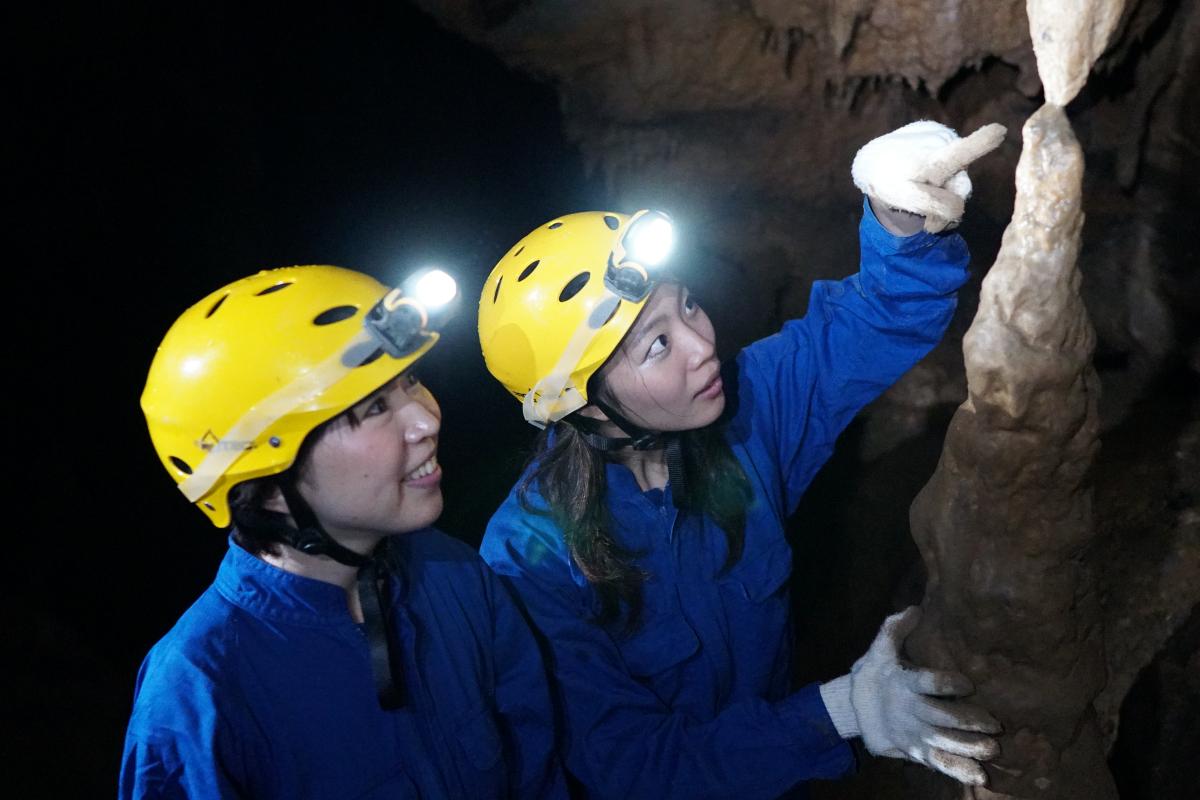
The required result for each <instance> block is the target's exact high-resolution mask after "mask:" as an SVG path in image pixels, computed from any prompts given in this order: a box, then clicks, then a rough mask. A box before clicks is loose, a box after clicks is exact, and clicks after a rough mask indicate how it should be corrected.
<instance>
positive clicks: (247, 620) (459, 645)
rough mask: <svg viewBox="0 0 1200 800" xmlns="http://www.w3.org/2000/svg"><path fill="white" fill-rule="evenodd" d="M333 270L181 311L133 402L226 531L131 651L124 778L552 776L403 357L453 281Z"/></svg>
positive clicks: (247, 287)
mask: <svg viewBox="0 0 1200 800" xmlns="http://www.w3.org/2000/svg"><path fill="white" fill-rule="evenodd" d="M443 278H444V279H442V280H441V281H440V291H439V292H438V297H437V298H433V297H431V296H426V297H425V298H424V299H421V298H420V297H412V298H410V297H407V296H405V295H404V294H403V293H402V292H400V291H399V290H391V291H389V290H388V289H387V287H385V286H383V285H382V284H380V283H379V282H377V281H375V280H374V279H373V278H369V277H367V276H366V275H362V274H359V273H356V272H351V271H349V270H344V269H339V268H336V267H317V266H310V267H290V268H287V269H279V270H272V271H267V272H260V273H258V274H257V275H253V276H250V277H248V278H244V279H242V280H240V281H236V282H235V283H232V284H230V285H228V286H226V287H224V288H222V289H219V290H218V291H216V292H214V293H213V294H211V295H209V296H208V297H206V298H204V299H203V300H201V301H200V302H199V303H197V304H196V305H194V306H192V307H191V308H190V309H188V310H187V311H185V312H184V313H183V315H181V316H180V317H179V319H178V320H177V321H176V322H175V324H174V325H173V326H172V327H171V330H170V331H168V333H167V335H166V337H165V338H164V339H163V342H162V345H161V346H160V347H159V349H158V352H157V354H156V356H155V359H154V362H153V364H152V365H151V368H150V374H149V376H148V378H147V381H146V389H145V392H144V394H143V396H142V408H143V410H144V411H145V414H146V421H147V424H148V426H149V428H150V434H151V438H152V439H153V441H154V446H155V449H156V450H157V451H158V454H159V457H160V459H161V461H162V464H163V466H164V467H165V468H166V469H167V471H168V472H169V473H170V474H171V476H172V477H173V478H174V479H175V481H176V482H177V483H178V484H179V488H180V490H181V491H182V493H183V494H184V495H185V497H187V498H188V499H189V500H190V501H191V502H192V503H194V504H195V505H196V506H197V507H198V508H199V509H200V510H201V511H202V512H204V514H206V515H207V516H208V517H209V519H210V520H212V522H213V523H214V524H216V525H217V526H218V527H224V526H226V525H228V524H230V522H232V523H233V524H234V525H235V528H234V531H233V533H232V534H231V536H230V543H229V550H228V553H227V554H226V556H225V559H224V561H223V562H222V564H221V566H220V569H219V570H218V573H217V577H216V580H215V582H214V583H213V585H212V586H211V587H210V588H209V589H208V590H207V591H206V592H205V593H204V594H203V595H202V596H201V597H200V599H199V600H198V601H197V602H196V603H195V604H194V605H193V606H192V607H191V608H190V609H189V610H188V611H187V612H186V613H184V615H183V617H182V618H181V619H180V620H179V622H178V623H177V624H176V625H175V627H174V628H173V629H172V630H171V631H170V632H169V633H168V634H167V635H166V636H165V637H164V638H163V639H162V640H161V641H159V642H158V644H156V645H155V646H154V648H153V649H152V650H151V651H150V654H149V655H148V656H147V658H146V660H145V662H144V663H143V665H142V669H141V672H140V674H139V676H138V686H137V691H136V696H135V700H134V710H133V715H132V718H131V719H130V722H129V728H128V733H127V736H126V740H125V755H124V764H123V768H122V772H121V784H120V794H121V796H122V797H128V798H134V797H137V798H145V797H178V796H187V797H281V798H282V797H287V798H292V797H362V796H367V795H370V796H380V797H383V796H388V797H392V796H396V797H409V796H427V797H442V796H454V797H498V796H509V795H510V796H518V797H541V796H558V795H562V794H564V792H565V788H564V783H563V778H562V774H561V771H560V769H559V766H558V759H557V756H556V755H555V752H554V736H553V714H552V712H551V707H550V698H549V694H548V690H547V686H546V677H545V672H544V669H543V666H542V662H541V659H540V658H539V656H538V651H537V648H536V647H535V646H534V644H533V640H532V635H531V633H530V631H529V629H528V628H527V627H526V625H525V623H524V621H523V619H522V617H521V616H520V614H519V612H518V611H517V609H516V607H515V605H514V604H513V603H512V601H511V600H510V598H509V597H508V595H507V594H506V593H505V590H504V589H503V588H502V587H501V586H500V585H499V584H498V583H497V581H496V580H495V578H494V577H493V576H492V575H491V573H490V571H489V570H488V569H487V567H486V566H485V565H484V564H483V563H482V562H481V561H480V559H479V558H478V556H477V555H476V554H475V553H474V552H472V551H471V550H470V549H469V548H468V547H466V546H465V545H463V544H460V543H458V542H456V541H455V540H453V539H450V538H449V537H447V536H445V535H443V534H441V533H440V532H438V531H436V530H434V529H432V528H430V527H429V526H430V525H432V524H433V522H434V521H435V520H436V519H437V518H438V516H439V515H440V514H441V512H442V504H443V501H442V492H441V477H442V473H441V468H440V467H439V466H438V460H437V446H438V435H439V433H440V430H441V412H440V410H439V408H438V404H437V401H436V400H435V399H434V397H433V395H432V394H431V393H430V391H429V390H428V389H427V388H426V387H425V386H424V384H422V383H421V382H420V381H419V380H418V379H417V378H416V375H415V374H414V372H413V367H414V365H415V364H416V362H417V361H418V360H419V359H421V358H422V357H423V356H424V355H425V354H426V353H427V352H428V351H429V350H430V348H432V347H433V346H434V344H436V342H437V340H438V338H439V332H438V331H437V330H436V329H435V328H434V327H432V326H431V325H429V324H428V322H429V320H430V319H435V318H444V316H445V315H444V314H442V315H439V314H434V313H432V312H433V311H434V310H435V309H433V308H432V305H431V304H433V303H441V304H445V303H446V302H448V301H449V300H450V299H451V298H452V295H453V294H454V289H453V282H449V283H447V281H449V278H448V277H446V276H443Z"/></svg>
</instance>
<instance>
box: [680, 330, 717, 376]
mask: <svg viewBox="0 0 1200 800" xmlns="http://www.w3.org/2000/svg"><path fill="white" fill-rule="evenodd" d="M686 337H687V343H688V349H687V354H688V366H689V367H691V368H693V369H694V368H695V367H698V366H700V365H701V364H704V363H705V362H707V361H708V360H709V359H711V358H712V357H713V354H714V353H715V352H716V351H715V349H714V343H713V342H712V341H711V340H710V339H709V338H708V337H706V336H703V335H702V334H701V333H700V331H697V330H694V329H692V328H688V330H687V334H686Z"/></svg>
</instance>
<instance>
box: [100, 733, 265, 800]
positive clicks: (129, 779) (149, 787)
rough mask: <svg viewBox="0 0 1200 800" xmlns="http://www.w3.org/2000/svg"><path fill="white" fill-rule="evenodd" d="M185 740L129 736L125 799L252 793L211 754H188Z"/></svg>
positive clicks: (122, 781) (181, 798)
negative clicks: (240, 786) (239, 785)
mask: <svg viewBox="0 0 1200 800" xmlns="http://www.w3.org/2000/svg"><path fill="white" fill-rule="evenodd" d="M181 744H182V742H181V739H180V738H176V737H172V736H162V737H147V736H135V735H133V734H130V735H128V736H126V738H125V752H124V756H123V758H122V763H121V777H120V784H119V790H118V796H119V797H120V798H121V800H134V799H135V798H137V800H142V799H143V798H146V799H147V800H149V799H151V798H153V799H155V800H157V799H158V798H161V799H162V800H168V799H170V800H174V799H175V798H178V799H179V800H186V798H192V797H229V798H238V797H246V796H248V795H246V794H244V793H243V792H241V791H239V790H238V789H237V788H236V787H234V786H233V784H232V783H231V782H230V781H229V780H228V779H227V778H226V777H225V776H224V775H222V774H221V771H220V770H219V769H218V768H217V766H216V765H215V764H214V763H213V759H212V758H211V757H210V758H204V757H202V756H201V754H200V753H199V752H191V753H187V754H185V753H183V752H181ZM184 748H186V745H185V746H184Z"/></svg>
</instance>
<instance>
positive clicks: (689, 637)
mask: <svg viewBox="0 0 1200 800" xmlns="http://www.w3.org/2000/svg"><path fill="white" fill-rule="evenodd" d="M618 647H620V650H621V658H622V659H624V661H625V666H626V667H628V668H629V672H630V673H631V674H633V675H636V676H637V677H640V678H650V677H652V676H655V675H660V674H661V673H664V672H666V671H667V670H669V669H670V668H671V667H674V666H675V665H677V664H679V663H681V662H683V661H686V660H687V659H688V658H691V656H692V655H693V654H694V653H695V652H696V650H698V649H699V647H700V640H699V639H697V638H696V632H695V631H693V630H692V626H691V625H689V624H688V621H687V620H686V619H684V618H683V615H682V614H681V613H680V612H679V611H678V610H676V611H675V612H674V613H660V614H657V615H655V616H653V617H650V618H648V619H646V620H645V621H644V623H643V625H642V627H641V628H640V629H639V630H638V631H637V633H635V634H634V635H633V636H632V637H630V638H628V639H624V640H618Z"/></svg>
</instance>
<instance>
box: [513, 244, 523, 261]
mask: <svg viewBox="0 0 1200 800" xmlns="http://www.w3.org/2000/svg"><path fill="white" fill-rule="evenodd" d="M524 252H525V245H521V246H520V247H519V248H517V252H515V253H513V258H516V257H517V256H519V255H521V253H524Z"/></svg>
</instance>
